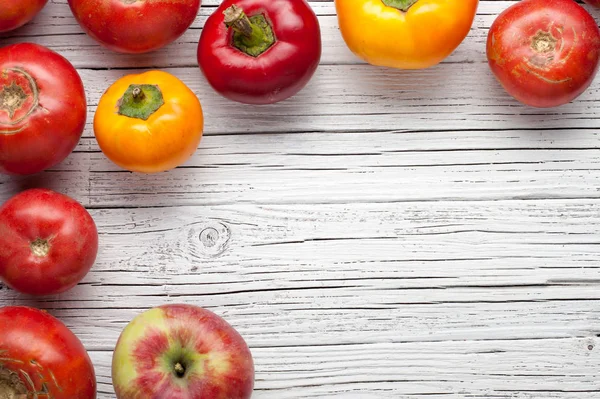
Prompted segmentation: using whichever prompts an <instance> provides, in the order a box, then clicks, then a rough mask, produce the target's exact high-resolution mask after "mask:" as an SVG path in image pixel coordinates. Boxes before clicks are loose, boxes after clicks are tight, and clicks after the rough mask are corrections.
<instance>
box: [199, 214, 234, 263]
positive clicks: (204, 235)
mask: <svg viewBox="0 0 600 399" xmlns="http://www.w3.org/2000/svg"><path fill="white" fill-rule="evenodd" d="M230 238H231V232H230V230H229V228H228V227H227V226H226V225H224V224H223V223H220V222H216V223H211V224H210V225H208V226H206V227H204V229H202V230H201V231H200V234H199V235H198V239H199V241H200V253H201V254H202V255H204V256H209V257H216V256H219V255H221V254H222V253H223V252H225V250H226V249H227V244H228V243H229V239H230Z"/></svg>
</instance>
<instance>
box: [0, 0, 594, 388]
mask: <svg viewBox="0 0 600 399" xmlns="http://www.w3.org/2000/svg"><path fill="white" fill-rule="evenodd" d="M203 3H204V5H203V7H202V9H201V12H200V15H199V17H198V19H197V20H196V22H195V23H194V25H193V27H192V29H190V30H189V31H188V32H187V33H186V34H185V35H184V36H183V37H182V38H181V39H179V40H178V41H177V42H176V43H174V44H172V45H171V46H168V47H167V48H165V49H163V50H161V51H159V52H156V53H152V54H148V55H137V56H131V55H120V54H114V53H111V52H109V51H106V50H103V49H102V48H101V47H100V46H99V45H98V44H96V43H94V42H93V41H92V40H91V39H90V38H88V37H87V36H85V35H84V34H83V33H82V32H81V29H80V28H79V26H78V25H77V24H76V22H75V21H74V19H73V17H72V16H71V14H70V11H69V10H68V6H67V3H66V0H52V1H51V2H50V3H49V5H48V6H47V7H46V9H45V10H44V11H43V12H42V14H41V15H40V16H39V17H38V18H37V19H36V20H35V21H34V22H33V23H32V24H30V25H28V26H27V27H25V28H23V29H20V30H18V31H16V32H13V33H8V34H4V35H3V36H0V44H8V43H15V42H20V41H24V40H30V41H33V42H37V43H41V44H45V45H48V46H49V47H51V48H53V49H55V50H57V51H59V52H61V53H62V54H64V55H65V56H67V57H68V58H69V59H70V60H71V61H72V62H73V63H74V64H75V65H76V66H77V67H78V68H79V70H80V73H81V75H82V77H83V79H84V81H85V83H86V89H87V94H88V99H89V111H90V115H89V122H91V120H92V116H93V112H94V110H95V105H96V104H97V102H98V99H99V97H100V95H101V94H102V93H103V91H104V90H105V89H106V87H108V85H109V84H111V83H112V82H113V81H114V80H115V79H116V78H118V77H119V76H122V75H124V74H127V73H132V72H139V71H142V70H144V69H147V68H167V70H168V71H169V72H172V73H174V74H176V75H177V76H179V77H180V78H182V79H183V80H184V81H185V82H186V83H187V84H188V85H189V86H190V87H191V88H192V89H193V90H194V91H195V92H196V93H197V94H198V96H199V98H200V99H201V100H202V103H203V105H204V109H205V113H206V115H205V116H206V135H207V137H205V139H204V140H203V141H202V143H201V145H200V149H199V150H198V152H197V154H196V155H195V156H194V157H193V158H192V159H191V160H190V161H189V162H188V163H187V164H186V165H185V166H184V167H182V168H179V169H177V170H175V171H172V172H170V173H165V174H160V175H155V176H141V175H133V174H130V173H126V172H122V171H120V170H119V169H118V168H116V167H115V166H114V165H112V164H111V163H110V162H108V161H107V160H106V159H105V158H104V156H103V155H102V154H101V153H100V152H99V150H98V147H97V145H96V143H95V140H94V138H93V134H92V131H91V126H90V125H89V123H88V126H87V128H86V132H85V134H84V138H83V139H82V141H81V143H80V145H79V146H78V148H77V150H76V153H74V154H73V155H71V156H70V157H69V158H68V159H67V161H66V162H64V163H63V164H61V165H59V166H57V167H56V168H54V169H53V170H51V171H48V172H45V173H42V174H40V175H38V176H34V177H27V178H15V177H6V176H3V177H0V202H2V201H4V200H5V199H7V198H8V197H9V196H10V195H12V194H14V193H16V192H17V191H19V190H21V189H23V188H27V187H32V186H44V187H50V188H54V189H57V190H59V191H62V192H65V193H67V194H70V195H72V196H73V197H75V198H76V199H78V200H79V201H81V202H82V203H84V204H85V205H87V206H88V207H89V208H90V211H91V213H92V214H93V216H94V218H95V219H96V221H97V223H98V227H99V232H100V239H101V250H100V254H99V258H98V262H97V263H96V265H95V266H94V268H93V270H92V272H91V273H90V274H89V275H88V276H87V277H86V278H85V280H84V281H83V283H82V284H80V285H79V286H78V287H76V288H75V289H74V290H72V291H70V292H68V293H65V294H61V295H58V296H53V297H48V298H41V299H32V298H28V297H25V296H23V295H19V294H16V293H15V292H13V291H10V290H8V289H6V288H2V289H1V290H0V304H1V305H7V304H28V305H32V306H38V307H41V308H45V309H48V310H49V311H50V312H51V313H53V314H55V315H56V316H58V317H60V318H61V319H62V320H64V321H65V322H66V323H67V325H68V326H69V327H71V328H72V329H73V331H74V332H75V333H76V334H77V335H78V336H79V337H81V339H82V340H83V342H84V344H85V345H86V347H87V348H88V349H90V351H91V356H92V359H93V360H94V363H95V366H96V369H97V371H98V379H99V390H100V392H99V399H108V398H113V397H114V393H113V390H112V387H111V385H110V358H111V356H112V348H113V347H114V344H115V342H116V339H117V337H118V335H119V333H120V331H121V329H122V328H123V327H124V326H125V324H126V323H127V322H128V321H129V320H131V318H133V317H134V316H135V315H136V314H137V313H139V312H140V311H142V310H144V309H146V308H148V307H151V306H155V305H160V304H163V303H175V302H188V303H194V304H197V305H200V306H204V307H207V308H209V309H212V310H213V311H215V312H217V313H219V314H221V315H223V316H224V317H226V318H227V320H228V321H230V322H231V323H232V324H233V325H234V326H235V327H236V328H237V329H238V330H239V331H240V332H241V333H242V334H243V335H244V337H245V338H246V339H247V341H248V343H249V344H250V346H251V348H252V351H253V353H254V356H255V361H256V365H257V384H256V387H257V390H256V394H255V395H254V396H253V397H255V398H277V399H286V398H333V397H336V398H344V399H352V398H359V399H363V398H411V399H412V398H421V399H424V398H429V399H434V398H435V399H442V398H444V399H446V398H457V399H459V398H460V399H464V398H482V399H483V398H488V399H489V398H503V399H508V398H511V399H514V398H517V399H596V398H597V397H599V396H600V385H599V383H598V381H597V378H596V377H597V375H598V374H599V372H600V369H599V366H598V365H599V364H600V362H598V350H597V349H596V347H597V345H598V336H599V334H600V325H599V323H598V321H599V320H600V312H599V310H598V309H599V305H600V294H599V293H600V291H599V290H598V287H599V286H600V273H599V270H600V266H598V265H599V264H600V262H599V261H600V259H599V258H600V251H598V245H599V241H598V236H599V234H600V230H599V229H600V227H598V226H600V224H599V220H598V219H599V218H600V213H599V212H598V210H599V207H600V196H599V195H598V187H600V182H599V181H598V176H599V175H598V170H599V168H600V167H599V164H598V163H599V156H600V145H599V141H598V137H599V136H598V133H597V129H598V128H599V127H600V125H599V123H598V116H597V111H596V109H597V104H598V102H599V100H600V98H599V92H598V84H597V83H594V85H593V86H592V88H591V89H590V90H588V92H587V93H586V94H584V95H583V96H582V97H581V98H580V99H579V100H577V101H576V102H575V103H573V104H570V105H567V106H564V107H561V108H558V109H554V110H543V111H541V110H534V109H531V108H526V107H522V106H520V105H518V104H517V103H516V102H515V101H514V100H512V99H510V98H509V97H508V96H507V95H506V94H505V93H504V92H503V91H502V89H501V88H500V87H499V86H498V84H497V83H496V82H495V81H494V79H493V77H492V76H491V74H490V72H489V70H488V67H487V65H486V62H485V45H484V43H485V39H486V35H487V29H488V28H489V26H490V24H491V23H492V21H493V20H494V18H495V16H496V15H497V13H498V12H500V11H501V10H503V9H505V8H506V7H508V6H509V5H510V4H513V3H514V1H482V2H481V4H480V8H479V14H478V17H477V19H476V22H475V25H474V28H473V30H472V32H471V34H470V35H469V37H468V38H467V40H466V41H465V43H464V44H463V45H461V47H460V48H459V49H458V50H457V51H456V52H455V53H454V54H453V55H452V56H451V57H450V58H449V59H448V60H447V62H445V63H444V64H442V65H440V66H438V67H435V68H432V69H430V70H426V71H393V70H386V69H382V68H374V67H371V66H368V65H364V64H363V63H361V62H360V61H359V60H358V59H357V58H356V57H354V56H353V55H352V54H351V53H350V52H349V51H348V50H347V48H346V47H345V45H344V43H343V41H342V39H341V37H340V35H339V31H338V28H337V21H336V17H335V8H334V6H333V3H332V2H331V1H311V2H310V3H311V5H312V6H313V8H314V9H315V11H316V13H317V14H318V15H319V19H320V22H321V25H322V28H323V39H324V53H323V59H322V65H321V67H320V68H319V70H318V72H317V74H316V75H315V78H314V79H313V81H312V82H311V83H310V84H309V86H308V87H307V88H306V89H305V90H303V91H302V92H301V93H300V94H299V95H298V96H296V97H294V98H293V99H291V100H288V101H285V102H283V103H280V104H277V105H273V106H267V107H250V106H244V105H239V104H235V103H232V102H229V101H227V100H224V99H222V98H220V97H219V96H217V95H216V94H215V93H214V92H213V91H212V90H211V89H210V88H209V87H208V86H207V84H206V82H205V81H204V78H203V77H202V75H201V74H200V72H199V70H198V68H197V67H196V59H195V51H196V43H197V39H198V36H199V35H200V31H201V26H202V25H203V23H204V21H205V20H206V18H207V17H208V15H209V14H210V13H211V12H213V11H214V9H215V6H216V5H217V4H218V3H219V0H205V1H204V2H203ZM594 15H595V16H596V17H597V16H598V13H597V12H595V13H594ZM208 236H210V238H207V237H208ZM203 239H204V240H203Z"/></svg>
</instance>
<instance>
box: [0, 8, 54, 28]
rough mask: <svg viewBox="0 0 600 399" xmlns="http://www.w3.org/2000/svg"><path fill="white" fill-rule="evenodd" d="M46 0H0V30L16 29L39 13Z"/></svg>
mask: <svg viewBox="0 0 600 399" xmlns="http://www.w3.org/2000/svg"><path fill="white" fill-rule="evenodd" d="M46 2H48V0H2V1H0V32H8V31H9V30H13V29H17V28H19V27H21V26H23V25H25V24H26V23H27V22H29V21H31V20H32V19H33V17H35V16H36V15H37V13H39V12H40V11H41V10H42V8H44V6H45V5H46Z"/></svg>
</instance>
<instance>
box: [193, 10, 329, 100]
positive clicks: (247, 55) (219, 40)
mask: <svg viewBox="0 0 600 399" xmlns="http://www.w3.org/2000/svg"><path fill="white" fill-rule="evenodd" d="M320 59H321V28H320V26H319V21H318V19H317V16H316V15H315V13H314V11H313V10H312V9H311V8H310V6H309V5H308V3H307V2H306V1H305V0H278V1H273V0H225V1H223V2H222V3H221V5H220V6H219V8H217V10H216V11H215V12H214V13H213V14H212V15H211V16H210V17H209V18H208V20H207V21H206V24H205V25H204V28H203V29H202V34H201V36H200V41H199V43H198V63H199V64H200V69H201V70H202V72H203V73H204V75H205V76H206V79H207V80H208V82H209V83H210V85H211V86H212V87H213V88H214V89H215V90H216V91H217V92H219V93H220V94H221V95H223V96H224V97H226V98H229V99H231V100H234V101H239V102H242V103H247V104H272V103H276V102H278V101H282V100H285V99H287V98H289V97H291V96H293V95H295V94H296V93H298V92H299V91H300V90H301V89H302V88H303V87H304V86H305V85H306V84H307V83H308V81H309V80H310V79H311V78H312V76H313V74H314V73H315V71H316V69H317V66H318V65H319V60H320Z"/></svg>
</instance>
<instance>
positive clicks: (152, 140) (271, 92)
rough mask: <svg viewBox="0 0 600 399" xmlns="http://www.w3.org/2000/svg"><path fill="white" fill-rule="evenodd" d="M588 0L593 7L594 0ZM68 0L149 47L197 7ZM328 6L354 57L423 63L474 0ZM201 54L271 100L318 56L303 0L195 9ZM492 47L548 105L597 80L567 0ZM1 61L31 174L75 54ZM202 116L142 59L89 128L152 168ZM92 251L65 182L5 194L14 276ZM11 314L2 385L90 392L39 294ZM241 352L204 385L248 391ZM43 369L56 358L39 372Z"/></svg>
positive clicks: (537, 4) (241, 86)
mask: <svg viewBox="0 0 600 399" xmlns="http://www.w3.org/2000/svg"><path fill="white" fill-rule="evenodd" d="M46 2H47V0H2V1H1V2H0V32H6V31H10V30H13V29H16V28H18V27H20V26H22V25H24V24H26V23H27V22H28V21H30V20H31V19H32V18H33V17H34V16H35V15H36V14H37V13H38V12H39V11H40V10H41V9H42V8H43V7H44V5H45V4H46ZM586 2H588V3H590V4H592V5H594V6H597V7H600V0H586ZM68 3H69V6H70V8H71V10H72V12H73V14H74V16H75V18H76V19H77V21H78V22H79V24H80V25H81V26H82V28H83V29H84V30H85V31H86V32H87V33H88V34H89V35H90V36H91V37H92V38H94V39H95V40H96V41H98V42H99V43H101V44H102V45H103V46H105V47H107V48H109V49H111V50H114V51H117V52H124V53H143V52H148V51H154V50H157V49H159V48H161V47H163V46H165V45H167V44H169V43H171V42H173V41H174V40H175V39H176V38H178V37H179V36H181V35H182V34H183V33H184V32H185V31H186V30H187V29H188V28H189V27H190V26H191V24H192V23H193V21H194V20H195V18H196V16H197V14H198V10H199V8H200V0H178V1H173V0H68ZM335 5H336V8H337V14H338V19H339V24H340V30H341V33H342V36H343V38H344V40H345V42H346V43H347V45H348V47H349V48H350V49H351V50H352V51H353V52H354V53H355V54H356V55H357V56H359V57H360V58H362V59H364V60H365V61H367V62H368V63H370V64H373V65H378V66H384V67H392V68H400V69H420V68H428V67H431V66H433V65H436V64H438V63H440V62H441V61H443V60H444V59H445V58H447V57H448V56H449V55H450V54H451V53H452V52H453V51H454V50H455V49H456V48H457V47H458V46H459V45H460V43H461V42H462V41H463V40H464V39H465V37H466V36H467V35H468V33H469V31H470V30H471V27H472V24H473V21H474V18H475V15H476V12H477V6H478V0H444V1H441V0H335ZM197 56H198V63H199V66H200V69H201V70H202V72H203V73H204V75H205V77H206V79H207V81H208V82H209V83H210V85H211V86H212V87H213V88H214V89H215V90H216V91H217V92H219V93H220V94H221V95H223V96H224V97H226V98H229V99H231V100H234V101H238V102H242V103H247V104H271V103H275V102H279V101H282V100H285V99H287V98H289V97H291V96H293V95H295V94H296V93H298V92H299V91H300V90H301V89H302V88H303V87H304V86H305V85H306V84H307V82H308V81H309V80H310V79H311V77H312V76H313V74H314V73H315V71H316V69H317V66H318V64H319V61H320V57H321V32H320V27H319V22H318V20H317V18H316V15H315V13H314V12H313V11H312V9H311V8H310V6H309V5H308V3H307V2H306V1H305V0H277V1H275V0H224V1H223V2H222V4H221V5H220V6H219V7H218V9H217V10H216V11H215V12H214V13H213V14H212V15H211V16H210V17H209V18H208V20H207V21H206V24H205V26H204V28H203V30H202V35H201V37H200V40H199V44H198V53H197ZM487 58H488V61H489V65H490V67H491V70H492V72H493V73H494V75H495V76H496V77H497V79H498V80H499V82H500V83H501V84H502V86H503V87H504V88H505V89H506V91H507V92H508V93H510V94H511V95H512V96H513V97H515V98H516V99H518V100H519V101H521V102H523V103H525V104H528V105H531V106H535V107H554V106H558V105H562V104H565V103H568V102H570V101H572V100H573V99H575V98H576V97H577V96H579V95H580V94H581V93H582V92H584V91H585V90H586V88H588V87H589V85H590V84H591V82H592V80H593V79H594V77H595V75H596V72H597V69H598V65H599V61H600V30H599V29H598V26H597V24H596V23H595V21H594V19H593V18H592V16H591V15H590V14H589V13H588V12H587V11H586V10H585V9H584V8H583V7H581V6H580V5H578V4H577V3H576V2H575V1H574V0H522V1H520V2H518V3H516V4H514V5H512V6H511V7H509V8H508V9H507V10H506V11H504V12H503V13H502V14H501V15H499V16H498V18H497V19H496V20H495V22H494V23H493V25H492V27H491V29H490V31H489V34H488V40H487ZM0 71H1V74H0V172H1V173H6V174H14V175H27V174H33V173H38V172H41V171H43V170H46V169H48V168H50V167H52V166H54V165H56V164H58V163H60V162H62V161H63V160H64V159H65V158H66V157H67V156H68V155H69V154H70V153H71V152H72V151H73V149H74V148H75V147H76V145H77V143H78V142H79V140H80V138H81V135H82V133H83V130H84V127H85V123H86V117H87V102H86V95H85V90H84V84H83V82H82V80H81V78H80V76H79V75H78V73H77V71H76V70H75V68H74V67H73V66H72V65H71V64H70V63H69V61H68V60H66V59H65V58H64V57H62V56H61V55H59V54H57V53H55V52H53V51H51V50H49V49H47V48H45V47H43V46H39V45H36V44H31V43H22V44H15V45H10V46H5V47H3V48H1V49H0ZM203 126H204V119H203V111H202V106H201V104H200V101H199V100H198V98H197V97H196V95H195V94H194V93H193V92H192V91H191V90H190V89H189V88H188V87H187V86H186V85H185V84H184V83H183V82H182V81H181V80H179V79H177V78H176V77H174V76H172V75H170V74H168V73H166V72H163V71H148V72H145V73H141V74H137V75H129V76H125V77H123V78H121V79H119V80H117V81H116V82H115V83H114V84H112V85H111V86H110V87H109V88H108V89H107V90H106V91H105V93H104V94H103V95H102V97H101V99H100V102H99V104H98V107H97V109H96V113H95V115H94V124H93V129H94V134H95V137H96V139H97V142H98V145H99V147H100V148H101V150H102V151H103V152H104V153H105V154H106V156H107V157H108V158H109V159H111V160H112V161H113V162H114V163H115V164H117V165H118V166H120V167H122V168H125V169H128V170H130V171H133V172H141V173H157V172H162V171H166V170H169V169H173V168H175V167H177V166H179V165H181V164H182V163H183V162H185V161H186V160H187V159H188V158H189V157H190V156H191V155H192V154H193V153H194V151H195V150H196V148H197V147H198V145H199V143H200V140H201V137H202V132H203ZM97 251H98V233H97V230H96V226H95V224H94V221H93V219H92V218H91V216H90V215H89V213H88V212H87V211H86V210H85V209H84V208H83V207H82V206H81V205H80V204H79V203H77V202H76V201H74V200H72V199H71V198H68V197H66V196H64V195H62V194H58V193H55V192H52V191H50V190H40V189H34V190H28V191H24V192H22V193H20V194H18V195H16V196H15V197H13V198H11V199H10V200H9V201H7V202H6V203H5V204H4V205H3V206H2V207H1V208H0V278H1V279H2V280H3V281H4V282H5V283H6V284H7V285H8V286H9V287H11V288H13V289H15V290H18V291H21V292H24V293H27V294H32V295H49V294H57V293H61V292H64V291H66V290H68V289H70V288H72V287H73V286H75V285H76V284H78V283H79V281H81V279H82V278H83V277H84V276H85V275H86V273H87V272H88V271H89V270H90V268H91V267H92V265H93V263H94V262H95V259H96V255H97ZM9 321H10V322H12V324H13V329H12V330H10V331H12V332H11V333H6V332H5V333H4V334H0V359H2V362H0V397H20V396H18V395H23V394H33V395H34V396H35V395H43V394H45V395H48V396H49V397H50V396H52V397H55V398H57V399H63V398H69V399H74V398H82V399H89V398H93V397H95V395H96V388H95V377H94V374H93V367H92V366H91V362H90V360H89V357H88V356H87V354H86V352H85V350H84V348H83V346H82V345H81V343H80V342H79V341H78V340H77V338H76V337H75V336H74V335H72V333H71V332H70V331H68V329H67V328H66V327H65V326H64V325H63V324H61V323H60V322H58V320H56V319H54V318H52V317H51V316H49V315H47V314H45V313H43V312H39V311H35V310H34V309H23V308H19V309H17V308H3V309H0V323H2V324H3V328H5V327H4V326H7V325H8V324H9ZM33 324H35V326H34V327H32V325H33ZM36 329H37V330H44V329H46V330H48V331H52V332H53V335H52V337H53V339H54V340H55V341H60V342H59V344H60V345H59V347H60V348H61V350H62V351H52V350H51V348H56V345H57V343H56V342H49V343H46V344H45V346H44V345H42V346H44V348H45V349H44V348H43V350H44V351H46V352H44V353H40V351H41V349H40V346H39V345H37V346H36V345H31V341H32V340H33V339H34V337H31V336H28V335H27V334H26V331H30V330H36ZM5 331H6V330H5ZM240 339H241V338H240ZM11 342H12V343H13V346H12V347H11V346H10V345H11ZM14 342H18V343H19V345H17V346H18V347H17V348H15V346H14ZM61 345H62V346H61ZM240 345H241V346H243V345H245V344H243V345H242V343H240ZM241 346H240V347H241ZM5 348H9V349H5ZM248 353H249V352H248ZM248 356H249V355H248ZM40 358H43V359H44V366H42V365H41V363H39V362H38V360H36V359H40ZM7 359H8V360H7ZM10 361H14V362H15V364H10ZM245 361H246V366H245V367H246V368H245V370H246V375H245V377H244V378H246V379H245V380H244V381H246V383H245V385H244V388H243V393H239V394H223V392H231V391H228V390H227V389H229V390H231V389H233V388H232V387H231V386H230V387H228V388H223V389H224V391H218V389H217V388H215V389H217V391H215V392H216V394H215V395H216V396H211V397H225V396H226V397H228V398H230V399H237V398H240V399H241V398H247V397H249V395H250V390H251V384H249V383H248V381H249V379H248V378H249V376H250V375H251V374H250V369H251V368H250V366H249V365H251V360H248V358H246V360H245ZM7 362H8V363H7ZM7 364H8V366H7ZM53 364H54V366H53V368H51V367H49V366H50V365H53ZM11 366H15V367H16V369H15V367H12V368H11ZM17 366H18V367H17ZM44 367H46V368H44ZM180 367H181V365H180ZM52 369H53V370H59V371H55V372H54V374H52V373H50V374H46V373H47V371H48V370H52ZM15 370H17V371H15ZM18 370H21V372H22V374H19V372H18ZM32 375H33V376H34V379H35V381H34V380H32V377H30V376H32ZM124 375H127V376H128V375H129V374H128V373H124ZM252 376H253V371H252ZM25 377H27V378H25ZM75 377H77V378H75ZM75 379H76V383H74V381H75ZM123 379H124V377H123V375H121V376H120V380H123ZM62 381H71V382H70V383H68V384H66V383H65V384H64V385H62ZM65 387H68V388H65ZM9 390H10V391H9ZM116 391H117V397H123V398H126V397H134V396H127V395H128V394H121V393H120V392H124V391H123V390H120V389H119V387H116ZM239 392H242V390H239ZM10 395H14V396H10ZM223 395H225V396H223ZM232 395H233V396H232ZM236 395H237V396H236ZM27 397H29V396H27ZM36 397H37V396H36ZM135 397H142V396H135ZM143 397H146V396H143ZM148 397H150V396H148ZM190 397H191V396H190ZM194 397H196V396H194ZM199 397H206V396H202V395H201V396H199Z"/></svg>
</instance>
